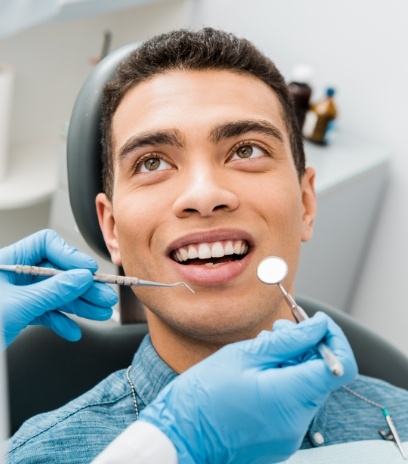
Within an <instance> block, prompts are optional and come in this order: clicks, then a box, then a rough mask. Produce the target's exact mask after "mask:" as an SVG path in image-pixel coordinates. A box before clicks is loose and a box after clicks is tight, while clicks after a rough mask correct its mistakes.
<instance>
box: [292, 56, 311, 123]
mask: <svg viewBox="0 0 408 464" xmlns="http://www.w3.org/2000/svg"><path fill="white" fill-rule="evenodd" d="M312 75H313V69H312V67H311V66H308V65H303V64H299V65H297V66H295V67H294V68H293V73H292V81H291V82H289V84H288V88H289V92H290V94H291V96H292V100H293V105H294V107H295V113H296V118H297V121H298V125H299V129H300V130H302V128H303V124H304V121H305V117H306V113H307V111H308V110H309V104H310V97H311V96H312V87H311V86H310V84H311V78H312Z"/></svg>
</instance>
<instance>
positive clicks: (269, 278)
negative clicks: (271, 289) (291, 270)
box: [257, 256, 288, 285]
mask: <svg viewBox="0 0 408 464" xmlns="http://www.w3.org/2000/svg"><path fill="white" fill-rule="evenodd" d="M287 273H288V265H287V264H286V261H285V260H283V259H282V258H278V257H277V256H268V258H265V259H263V260H262V261H261V262H260V263H259V265H258V270H257V275H258V279H259V280H260V281H261V282H263V283H264V284H269V285H272V284H278V283H280V282H282V280H284V279H285V277H286V275H287Z"/></svg>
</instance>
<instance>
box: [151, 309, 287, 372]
mask: <svg viewBox="0 0 408 464" xmlns="http://www.w3.org/2000/svg"><path fill="white" fill-rule="evenodd" d="M146 316H147V322H148V325H149V333H150V337H151V340H152V344H153V346H154V348H155V350H156V351H157V353H158V354H159V356H160V357H161V358H162V359H163V360H164V361H165V362H166V363H167V364H168V365H169V366H170V367H171V368H172V369H173V370H174V371H175V372H177V373H178V374H181V373H182V372H184V371H186V370H187V369H189V368H190V367H192V366H194V365H195V364H197V363H199V362H200V361H202V360H203V359H205V358H207V357H208V356H210V355H211V354H213V353H215V352H216V351H217V350H219V349H220V348H222V347H223V346H225V345H227V344H229V343H233V342H237V341H241V340H248V339H251V338H255V337H256V336H257V335H258V334H259V333H260V332H261V331H262V330H271V327H272V324H273V322H274V321H275V320H277V319H282V318H284V319H290V320H292V321H293V320H294V318H293V316H292V314H291V313H290V311H289V310H288V309H287V306H284V309H283V311H278V314H276V313H275V314H274V317H273V319H268V320H267V321H264V324H262V326H260V327H255V328H253V329H252V330H246V331H245V333H239V334H234V335H231V334H229V335H227V336H226V337H225V338H224V339H220V338H219V337H218V338H217V339H215V340H212V341H209V337H208V338H207V339H205V340H203V339H201V338H199V337H195V336H193V335H188V334H185V333H183V332H180V331H179V330H177V329H174V328H173V327H171V326H169V325H168V324H167V323H165V322H164V321H163V320H162V319H161V318H159V317H158V316H156V315H155V314H154V313H153V312H151V311H150V310H149V309H148V308H146Z"/></svg>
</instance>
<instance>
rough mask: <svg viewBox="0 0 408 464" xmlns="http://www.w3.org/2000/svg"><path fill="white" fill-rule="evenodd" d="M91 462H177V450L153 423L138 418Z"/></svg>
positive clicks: (146, 463)
mask: <svg viewBox="0 0 408 464" xmlns="http://www.w3.org/2000/svg"><path fill="white" fill-rule="evenodd" d="M92 463H93V464H124V463H132V464H163V463H166V464H177V463H178V457H177V451H176V449H175V447H174V445H173V443H172V442H171V441H170V440H169V438H168V437H167V436H166V435H165V434H164V433H163V432H162V431H161V430H159V429H158V428H156V427H155V426H154V425H152V424H150V423H148V422H144V421H143V420H138V421H137V422H134V423H133V424H132V425H130V426H129V427H128V428H127V429H126V430H125V431H124V432H122V433H121V434H120V435H119V436H118V437H117V438H116V439H115V440H114V441H113V442H112V443H111V444H110V445H109V446H108V447H107V448H106V449H105V450H104V451H103V452H102V453H101V454H100V455H99V456H97V458H96V459H95V460H94V461H92Z"/></svg>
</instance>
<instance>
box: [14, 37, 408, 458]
mask: <svg viewBox="0 0 408 464" xmlns="http://www.w3.org/2000/svg"><path fill="white" fill-rule="evenodd" d="M102 123H103V146H104V160H103V161H104V186H105V192H104V193H102V194H100V195H98V197H97V211H98V216H99V220H100V225H101V228H102V231H103V234H104V237H105V241H106V244H107V246H108V249H109V251H110V253H111V256H112V261H113V262H114V263H115V264H117V265H122V266H123V268H124V269H125V271H126V273H127V274H129V275H137V276H143V278H146V279H149V280H157V281H161V280H166V281H179V280H183V281H185V282H187V283H188V284H189V285H191V286H192V287H193V288H194V290H195V293H194V294H189V293H188V292H186V290H185V289H183V288H181V287H177V288H174V289H173V290H172V292H168V291H166V290H163V289H160V288H157V289H155V290H154V291H152V290H146V289H144V288H139V289H138V290H137V295H138V297H139V298H140V299H141V301H142V302H143V303H144V305H145V307H146V314H147V319H148V323H149V331H150V337H147V338H146V339H145V340H144V342H143V344H142V345H141V347H140V349H139V351H138V353H137V354H136V356H135V358H134V361H133V363H132V366H130V368H129V370H128V371H127V372H128V375H127V376H126V375H125V374H124V373H118V374H115V375H114V376H113V377H111V378H109V379H107V380H106V381H105V382H102V383H101V384H100V385H99V386H97V387H96V388H95V389H94V390H91V391H90V392H89V393H88V394H86V395H85V396H83V397H81V398H80V399H79V400H78V401H76V402H73V403H71V404H70V405H68V406H67V407H65V408H62V409H61V410H60V411H58V412H56V413H54V414H50V415H49V416H48V417H43V418H41V419H35V418H34V419H33V420H32V421H29V422H28V423H27V424H26V425H25V426H24V427H23V428H22V429H21V430H20V431H19V432H18V433H17V434H16V436H15V437H14V439H13V441H12V444H11V445H12V447H11V453H10V461H11V462H19V459H20V458H21V457H22V456H28V455H29V454H30V456H33V455H35V453H42V455H43V456H47V459H48V461H47V462H51V461H53V460H55V461H58V462H66V461H65V460H64V459H65V458H64V456H63V454H64V450H63V448H64V446H65V447H67V446H68V442H69V441H70V440H72V442H73V443H75V445H76V446H77V447H78V448H79V450H80V451H79V453H80V456H76V457H77V458H78V459H77V462H81V461H80V458H81V459H83V460H84V462H85V460H86V459H88V460H89V458H90V457H93V456H92V453H94V452H95V451H96V450H97V449H98V447H99V448H101V447H102V444H101V442H102V441H104V440H105V445H106V442H107V441H110V439H112V434H114V433H115V430H116V432H117V431H118V430H119V431H120V430H121V429H123V428H125V427H126V426H127V425H128V424H129V423H131V421H133V419H135V418H136V417H137V415H138V412H139V411H140V410H142V409H143V408H144V407H145V406H146V405H147V404H149V403H150V402H151V401H152V400H153V399H154V398H155V397H156V395H157V394H158V393H159V392H160V391H161V390H162V389H163V388H164V387H165V386H166V385H167V384H169V383H170V382H171V380H173V379H174V378H175V377H176V376H177V374H180V373H183V372H185V371H186V370H188V369H189V368H191V367H192V366H194V365H195V364H197V363H199V362H200V361H202V360H203V359H205V358H207V357H208V356H210V355H212V354H213V353H215V352H217V351H218V350H219V351H218V352H220V353H222V352H223V350H225V348H223V349H222V350H220V348H221V347H224V346H225V345H229V344H233V343H234V342H237V341H240V340H247V339H252V338H254V337H257V336H258V334H259V333H263V332H262V331H268V330H270V329H271V327H272V325H273V324H274V322H275V321H277V320H280V319H286V320H288V322H287V323H286V324H289V325H290V322H289V321H293V317H292V314H291V313H290V311H289V309H288V307H287V306H286V305H285V302H284V301H283V299H282V296H281V294H280V292H279V289H278V288H276V287H273V286H272V287H271V286H266V285H263V284H262V283H261V282H259V281H258V279H257V277H256V268H257V266H258V264H259V262H260V261H261V259H263V258H264V257H266V256H268V255H276V256H280V257H282V258H283V259H285V261H286V262H287V263H288V265H289V274H288V277H287V279H286V280H285V287H286V288H287V289H288V290H290V292H291V293H293V290H294V288H293V281H294V276H295V272H296V268H297V263H298V258H299V250H300V244H301V242H302V241H307V240H309V239H310V238H311V236H312V229H313V222H314V218H315V194H314V188H313V180H314V172H313V170H312V169H310V168H308V169H306V168H305V160H304V153H303V148H302V139H301V136H300V134H299V132H298V130H297V126H296V120H295V117H294V114H293V108H292V105H291V101H290V97H289V95H288V92H287V88H286V85H285V82H284V80H283V78H282V76H281V75H280V73H279V72H278V70H277V69H276V67H275V66H274V65H273V63H272V62H271V61H270V60H269V59H267V58H266V57H265V56H263V55H262V54H261V53H260V52H259V51H258V50H256V49H255V48H254V47H253V46H252V45H251V44H250V43H249V42H247V41H245V40H240V39H237V38H235V37H233V36H232V35H229V34H225V33H223V32H219V31H214V30H212V29H204V30H202V31H199V32H196V33H194V32H187V31H176V32H173V33H169V34H165V35H163V36H160V37H157V38H153V39H151V40H150V41H148V42H146V43H145V44H144V45H142V46H141V47H140V48H139V49H137V50H136V51H135V52H134V53H133V54H132V55H131V56H130V57H129V58H128V59H127V60H126V61H125V62H124V63H123V64H122V65H120V66H119V69H118V72H117V75H116V77H115V79H114V80H113V81H112V82H111V83H109V84H108V85H107V87H106V89H105V99H104V105H103V118H102ZM233 346H234V345H233ZM226 348H228V346H227V347H226ZM218 352H217V353H216V354H218ZM297 362H299V360H298V361H297ZM227 364H228V363H223V364H221V367H224V366H225V367H227ZM285 365H286V364H285ZM193 369H195V368H194V367H193V368H192V371H193ZM282 370H283V371H287V369H282ZM189 372H190V371H187V372H186V374H183V375H188V374H189ZM193 372H194V371H193ZM217 372H219V375H222V369H219V370H218V371H217ZM183 375H182V376H180V378H182V377H183ZM279 384H280V382H279V381H277V385H279ZM273 385H274V383H273V382H272V383H271V388H272V386H273ZM283 385H284V382H283ZM170 387H171V383H170ZM316 388H318V387H317V386H316ZM351 388H352V389H351V390H350V391H345V390H343V389H340V390H338V391H336V392H335V393H333V394H332V395H331V396H330V398H329V399H328V400H327V401H326V402H325V404H324V406H323V407H322V408H320V409H319V411H318V412H317V413H316V414H315V415H314V418H313V420H312V421H311V423H310V427H309V430H308V431H307V433H305V436H304V439H303V442H302V443H300V442H299V445H300V447H301V448H303V449H306V448H311V447H314V446H321V445H330V444H334V443H343V442H347V441H354V440H362V439H371V440H375V439H378V429H380V428H384V427H385V422H384V419H383V417H382V414H381V411H380V410H378V409H377V408H376V407H375V406H373V403H372V402H373V401H374V402H375V403H383V404H384V406H386V407H389V408H390V409H391V410H392V411H394V409H395V412H396V413H399V412H400V411H401V413H400V414H399V415H398V416H395V420H396V423H397V427H398V429H399V433H400V435H401V438H402V439H407V438H408V421H407V419H408V417H407V411H408V408H407V407H406V406H407V405H408V393H407V392H405V391H402V390H398V389H396V388H393V387H392V386H390V385H387V384H385V383H383V382H379V381H375V380H371V379H365V378H359V379H358V380H356V381H355V382H353V383H352V384H351ZM130 393H131V394H132V398H133V403H134V404H133V419H132V417H131V412H132V411H131V406H132V405H131V403H130V398H129V395H130ZM301 393H302V389H301V387H300V394H301ZM197 395H199V389H198V392H197ZM355 395H357V396H355ZM287 396H288V397H289V398H290V397H291V392H290V393H289V394H288V395H287ZM199 398H200V396H199ZM180 399H181V398H180ZM243 400H245V396H244V397H243ZM130 405H131V406H130ZM397 405H398V407H397ZM287 410H288V411H293V412H295V411H296V410H297V406H296V405H295V404H293V405H292V406H290V407H289V408H288V409H287ZM350 411H353V413H354V416H353V417H352V420H353V423H352V425H350V424H348V423H347V421H348V419H349V418H350V417H351V414H350ZM107 412H110V414H107ZM142 415H143V413H142ZM272 416H273V415H272ZM158 417H159V419H158V420H157V422H158V425H160V423H161V422H162V421H166V420H167V419H166V415H160V414H159V416H158ZM102 418H103V419H102ZM151 420H153V422H154V419H151ZM271 421H273V417H271ZM293 423H296V420H294V421H293ZM156 425H157V424H156ZM210 429H211V427H210ZM205 432H206V433H209V431H208V430H207V429H206V430H205ZM91 435H92V436H91ZM95 435H96V436H97V437H96V438H95ZM283 436H284V437H285V434H283ZM201 438H202V440H203V442H204V443H205V442H206V440H207V437H206V435H204V436H203V437H201ZM98 440H99V441H98ZM184 451H185V450H184ZM184 451H183V452H184ZM186 455H187V456H188V455H189V456H190V459H191V462H194V458H191V456H194V451H192V450H188V451H186ZM183 456H184V455H183ZM237 459H239V458H238V457H237V456H235V457H234V456H229V457H228V458H227V459H226V460H224V462H234V460H237ZM277 459H278V460H279V459H280V460H282V459H284V457H283V456H278V458H277ZM182 462H188V457H187V458H186V460H184V461H182ZM220 462H223V461H220ZM238 462H239V460H238ZM242 462H250V461H248V460H247V461H245V460H243V461H242Z"/></svg>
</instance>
